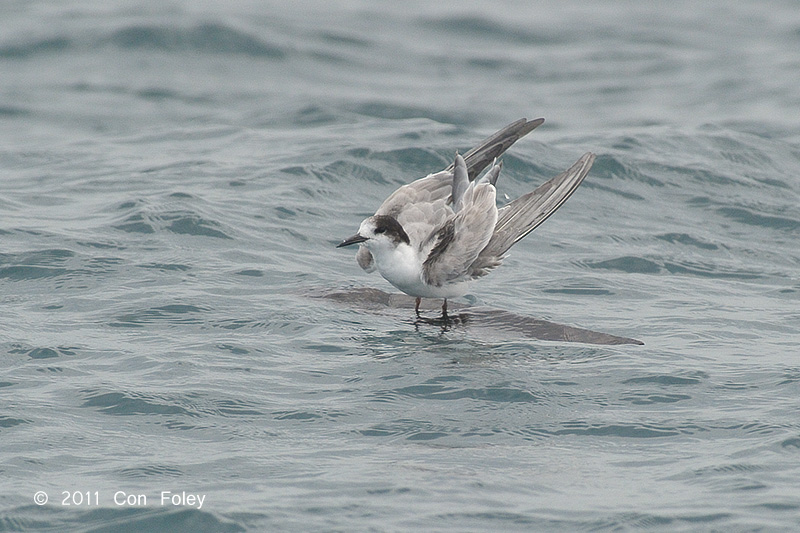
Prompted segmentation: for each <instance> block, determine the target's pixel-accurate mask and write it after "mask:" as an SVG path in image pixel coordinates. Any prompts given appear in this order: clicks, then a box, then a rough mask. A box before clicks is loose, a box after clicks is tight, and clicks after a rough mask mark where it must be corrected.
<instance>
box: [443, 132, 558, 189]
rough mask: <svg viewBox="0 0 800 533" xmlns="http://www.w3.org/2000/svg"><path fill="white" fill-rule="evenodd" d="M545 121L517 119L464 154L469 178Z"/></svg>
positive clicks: (450, 168)
mask: <svg viewBox="0 0 800 533" xmlns="http://www.w3.org/2000/svg"><path fill="white" fill-rule="evenodd" d="M543 123H544V119H543V118H537V119H535V120H528V119H525V118H521V119H519V120H515V121H514V122H512V123H511V124H509V125H508V126H506V127H505V128H503V129H501V130H499V131H497V132H496V133H494V134H492V135H490V136H489V137H487V138H485V139H484V140H483V141H482V142H481V143H480V144H478V146H476V147H475V148H473V149H472V150H470V151H469V152H467V153H466V154H464V160H465V161H466V163H467V169H468V171H469V180H470V181H473V180H474V179H475V178H476V177H477V176H478V175H479V174H480V173H481V172H483V169H485V168H486V167H487V166H489V164H490V163H491V162H492V161H494V160H495V159H497V158H498V157H500V156H501V155H503V153H504V152H505V151H506V150H508V149H509V148H511V145H512V144H514V143H515V142H517V141H518V140H520V139H521V138H523V137H524V136H525V135H527V134H529V133H530V132H532V131H533V130H534V129H535V128H536V127H538V126H541V125H542V124H543ZM453 167H454V165H450V166H449V167H447V169H446V170H448V171H451V172H452V170H453Z"/></svg>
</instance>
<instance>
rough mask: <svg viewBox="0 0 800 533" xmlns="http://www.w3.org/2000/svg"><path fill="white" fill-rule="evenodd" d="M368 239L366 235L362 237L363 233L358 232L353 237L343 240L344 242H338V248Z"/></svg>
mask: <svg viewBox="0 0 800 533" xmlns="http://www.w3.org/2000/svg"><path fill="white" fill-rule="evenodd" d="M366 240H367V238H366V237H362V236H361V235H359V234H358V233H356V234H355V235H353V236H352V237H349V238H347V239H345V240H343V241H342V242H340V243H339V244H337V245H336V247H337V248H341V247H342V246H350V245H351V244H358V243H360V242H364V241H366Z"/></svg>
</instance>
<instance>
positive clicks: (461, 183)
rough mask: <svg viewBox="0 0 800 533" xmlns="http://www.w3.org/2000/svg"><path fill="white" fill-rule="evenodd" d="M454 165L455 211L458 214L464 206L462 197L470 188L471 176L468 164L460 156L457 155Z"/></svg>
mask: <svg viewBox="0 0 800 533" xmlns="http://www.w3.org/2000/svg"><path fill="white" fill-rule="evenodd" d="M453 165H454V167H453V211H455V212H456V213H458V212H459V211H461V207H462V206H463V205H464V202H463V201H462V200H463V199H462V197H463V196H464V192H465V191H466V190H467V187H468V186H469V174H468V173H467V164H466V163H465V162H464V158H463V157H461V156H460V155H458V154H456V160H455V162H454V163H453Z"/></svg>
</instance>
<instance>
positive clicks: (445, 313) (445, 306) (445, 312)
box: [442, 298, 447, 320]
mask: <svg viewBox="0 0 800 533" xmlns="http://www.w3.org/2000/svg"><path fill="white" fill-rule="evenodd" d="M442 318H443V319H445V320H447V298H445V299H444V302H443V303H442Z"/></svg>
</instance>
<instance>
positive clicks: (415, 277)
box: [381, 272, 468, 298]
mask: <svg viewBox="0 0 800 533" xmlns="http://www.w3.org/2000/svg"><path fill="white" fill-rule="evenodd" d="M381 274H383V277H384V278H386V280H387V281H388V282H389V283H391V284H392V285H394V286H395V287H397V288H398V289H400V290H401V291H403V292H404V293H406V294H408V295H411V296H418V297H420V298H457V297H459V296H464V295H465V294H466V293H467V290H468V283H467V282H465V281H462V282H458V283H449V284H444V285H442V286H439V287H437V286H436V285H429V284H427V283H425V282H424V281H423V280H422V276H421V275H419V274H412V275H408V276H397V275H392V274H397V272H393V273H383V272H381ZM386 274H389V275H388V276H387V275H386Z"/></svg>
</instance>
